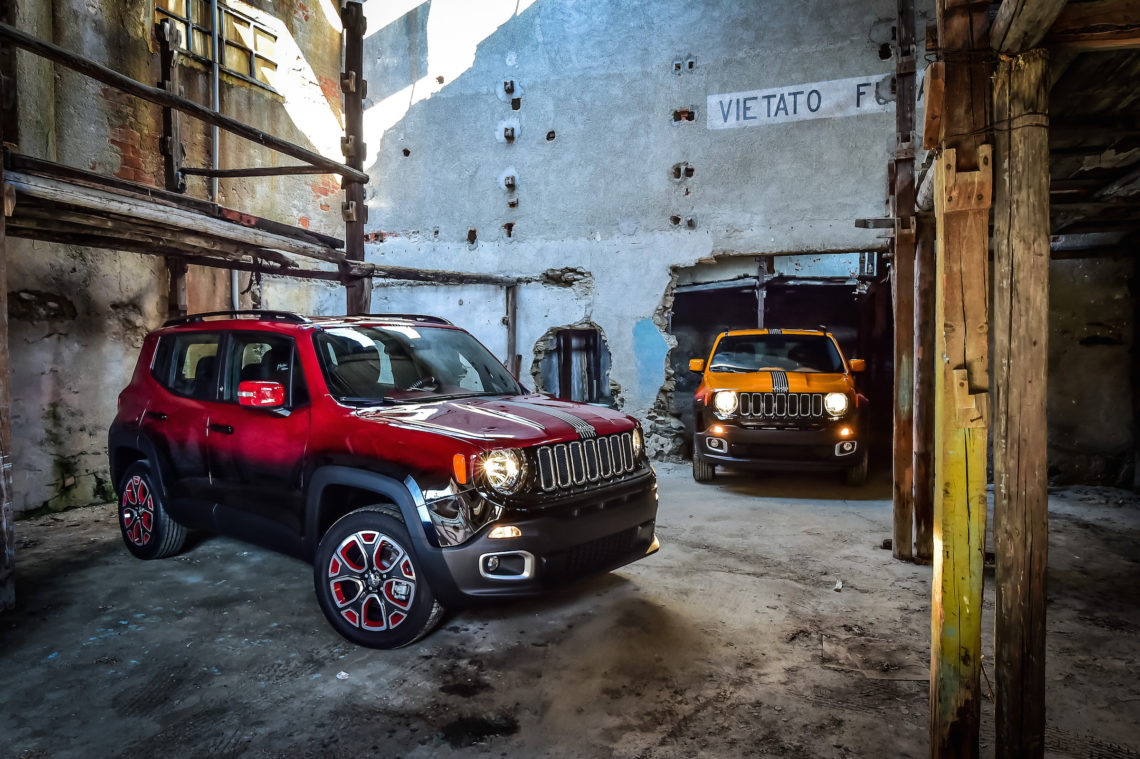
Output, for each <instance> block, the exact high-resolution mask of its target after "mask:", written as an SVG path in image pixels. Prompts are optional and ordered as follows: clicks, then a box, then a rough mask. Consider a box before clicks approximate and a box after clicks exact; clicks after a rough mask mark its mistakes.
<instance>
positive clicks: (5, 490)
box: [0, 77, 16, 612]
mask: <svg viewBox="0 0 1140 759" xmlns="http://www.w3.org/2000/svg"><path fill="white" fill-rule="evenodd" d="M10 86H12V85H11V83H7V82H5V81H4V79H3V78H2V77H0V102H3V99H4V93H5V90H6V89H7V87H10ZM3 141H4V119H3V118H0V144H2V143H3ZM4 180H5V176H4V167H3V165H2V164H0V187H4ZM6 227H7V220H6V219H5V214H4V213H2V212H0V612H4V611H8V610H10V609H13V608H15V606H16V531H15V519H16V513H15V507H14V505H13V496H14V494H13V492H12V393H11V388H10V387H9V383H10V382H11V375H10V373H9V371H8V243H7V235H6V231H7V230H6Z"/></svg>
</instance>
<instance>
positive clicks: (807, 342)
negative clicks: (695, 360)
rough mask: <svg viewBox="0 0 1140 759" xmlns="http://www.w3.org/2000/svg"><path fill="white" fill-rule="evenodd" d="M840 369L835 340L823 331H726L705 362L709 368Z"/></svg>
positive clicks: (735, 369)
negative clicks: (818, 332) (741, 333)
mask: <svg viewBox="0 0 1140 759" xmlns="http://www.w3.org/2000/svg"><path fill="white" fill-rule="evenodd" d="M772 369H775V370H778V371H783V372H826V373H839V372H842V371H843V360H842V359H841V358H840V357H839V351H837V350H836V349H835V343H833V342H832V341H831V340H830V339H829V338H827V337H826V336H824V335H726V336H724V337H722V338H721V340H720V342H719V343H718V344H717V346H716V353H715V354H713V357H712V361H711V362H709V371H710V372H744V373H746V372H758V371H766V370H772Z"/></svg>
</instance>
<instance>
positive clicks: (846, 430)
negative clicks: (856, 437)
mask: <svg viewBox="0 0 1140 759" xmlns="http://www.w3.org/2000/svg"><path fill="white" fill-rule="evenodd" d="M839 436H840V437H851V428H850V427H844V428H843V429H841V430H840V431H839Z"/></svg>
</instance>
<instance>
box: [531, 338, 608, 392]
mask: <svg viewBox="0 0 1140 759" xmlns="http://www.w3.org/2000/svg"><path fill="white" fill-rule="evenodd" d="M535 364H536V366H535V368H534V370H532V375H534V377H535V383H536V384H537V385H538V389H539V391H540V392H543V393H547V394H549V395H553V396H554V397H555V398H561V399H563V400H568V401H580V402H582V403H599V404H604V405H607V406H612V405H614V392H613V388H612V387H611V383H610V378H609V377H610V351H609V347H608V346H607V345H606V340H605V336H604V335H602V332H601V330H600V329H598V328H597V327H594V326H593V325H582V326H577V325H575V326H573V327H560V328H556V329H553V330H551V331H549V332H547V333H546V334H545V335H543V337H542V339H540V340H539V341H538V343H537V344H536V345H535Z"/></svg>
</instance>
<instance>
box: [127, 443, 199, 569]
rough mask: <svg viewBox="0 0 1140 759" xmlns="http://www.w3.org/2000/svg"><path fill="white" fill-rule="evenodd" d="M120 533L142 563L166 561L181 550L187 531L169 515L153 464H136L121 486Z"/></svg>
mask: <svg viewBox="0 0 1140 759" xmlns="http://www.w3.org/2000/svg"><path fill="white" fill-rule="evenodd" d="M119 530H120V532H121V533H122V535H123V542H124V543H125V544H126V546H127V550H128V551H130V552H131V553H133V554H134V555H135V556H136V557H138V558H140V559H165V558H166V557H167V556H173V555H174V554H176V553H178V552H179V551H181V550H182V546H183V545H185V544H186V528H185V527H183V526H182V525H180V524H179V523H178V522H175V521H174V519H172V518H171V517H170V515H169V514H167V513H166V507H165V506H164V505H163V502H162V494H161V493H160V492H159V490H158V486H157V483H156V480H155V476H154V474H153V473H152V472H151V470H150V464H149V463H148V462H146V461H136V462H135V463H133V464H131V465H130V466H129V467H127V471H126V472H124V473H123V479H122V480H121V481H120V482H119Z"/></svg>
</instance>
